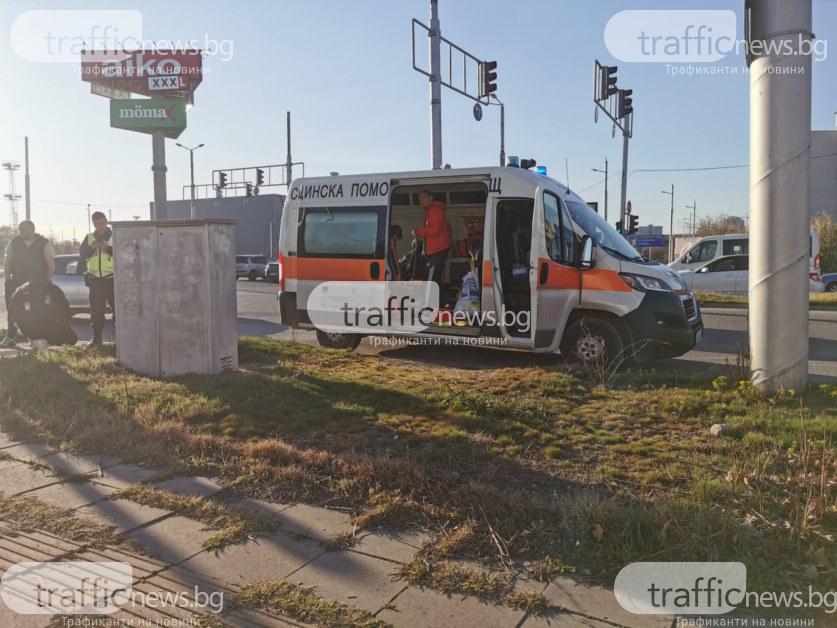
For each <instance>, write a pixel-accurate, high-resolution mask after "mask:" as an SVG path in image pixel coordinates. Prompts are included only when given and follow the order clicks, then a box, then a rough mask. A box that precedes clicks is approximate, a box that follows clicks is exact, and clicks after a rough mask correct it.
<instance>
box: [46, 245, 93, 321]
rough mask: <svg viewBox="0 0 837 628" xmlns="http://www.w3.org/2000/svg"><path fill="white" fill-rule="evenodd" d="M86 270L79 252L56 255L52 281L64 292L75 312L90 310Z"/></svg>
mask: <svg viewBox="0 0 837 628" xmlns="http://www.w3.org/2000/svg"><path fill="white" fill-rule="evenodd" d="M84 270H85V269H84V262H83V261H82V260H81V256H80V255H78V254H75V255H56V256H55V276H54V277H53V279H52V282H53V283H54V284H55V285H56V286H58V287H59V288H61V290H62V291H63V292H64V294H65V295H66V297H67V301H69V302H70V309H71V310H72V311H73V312H88V311H90V300H89V297H88V294H89V291H88V289H87V285H86V284H85V283H84Z"/></svg>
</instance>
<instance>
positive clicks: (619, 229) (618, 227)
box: [616, 220, 622, 233]
mask: <svg viewBox="0 0 837 628" xmlns="http://www.w3.org/2000/svg"><path fill="white" fill-rule="evenodd" d="M616 233H622V221H621V220H617V221H616Z"/></svg>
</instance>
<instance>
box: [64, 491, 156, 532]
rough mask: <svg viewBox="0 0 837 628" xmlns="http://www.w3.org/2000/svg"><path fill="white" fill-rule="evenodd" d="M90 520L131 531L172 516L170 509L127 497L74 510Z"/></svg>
mask: <svg viewBox="0 0 837 628" xmlns="http://www.w3.org/2000/svg"><path fill="white" fill-rule="evenodd" d="M73 512H74V514H75V515H76V516H78V517H81V518H83V519H87V520H88V521H93V522H95V523H99V524H102V525H105V526H114V527H116V528H117V529H119V530H120V531H124V532H130V531H131V530H134V529H136V528H138V527H140V526H143V525H146V524H148V523H151V522H152V521H157V520H159V519H162V518H163V517H169V516H171V513H170V512H169V511H168V510H162V509H160V508H154V507H152V506H142V505H140V504H137V503H134V502H132V501H130V500H127V499H108V500H105V501H101V502H97V503H95V504H91V505H89V506H83V507H81V508H78V509H77V510H74V511H73Z"/></svg>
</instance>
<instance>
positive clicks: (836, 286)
mask: <svg viewBox="0 0 837 628" xmlns="http://www.w3.org/2000/svg"><path fill="white" fill-rule="evenodd" d="M822 285H823V288H824V289H825V291H826V292H837V273H828V274H827V275H823V276H822Z"/></svg>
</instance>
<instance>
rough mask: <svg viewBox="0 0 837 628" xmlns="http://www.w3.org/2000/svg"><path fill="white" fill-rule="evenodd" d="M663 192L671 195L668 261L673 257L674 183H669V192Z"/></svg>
mask: <svg viewBox="0 0 837 628" xmlns="http://www.w3.org/2000/svg"><path fill="white" fill-rule="evenodd" d="M662 193H663V194H669V195H671V217H670V221H669V227H668V261H669V262H671V261H672V260H673V259H674V184H673V183H672V184H671V192H667V191H666V190H662Z"/></svg>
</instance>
